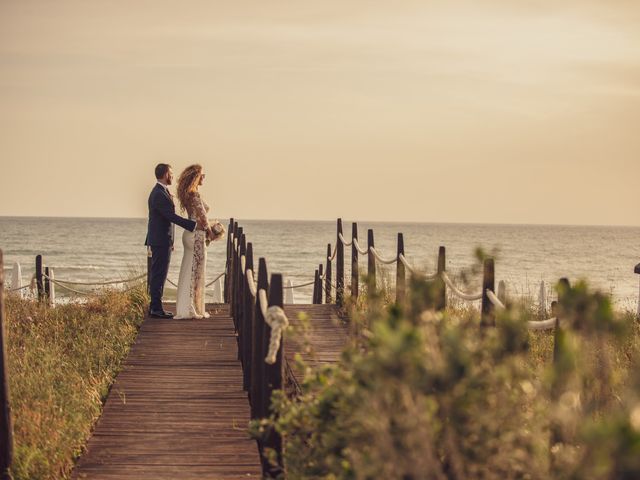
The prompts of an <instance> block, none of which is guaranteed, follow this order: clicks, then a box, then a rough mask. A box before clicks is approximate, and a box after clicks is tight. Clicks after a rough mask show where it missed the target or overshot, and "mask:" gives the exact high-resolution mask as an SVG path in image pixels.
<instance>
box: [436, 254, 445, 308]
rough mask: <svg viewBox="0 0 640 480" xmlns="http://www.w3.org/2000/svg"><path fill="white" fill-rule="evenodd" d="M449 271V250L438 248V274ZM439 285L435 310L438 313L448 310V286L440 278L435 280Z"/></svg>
mask: <svg viewBox="0 0 640 480" xmlns="http://www.w3.org/2000/svg"><path fill="white" fill-rule="evenodd" d="M446 270H447V250H446V249H445V248H444V247H442V246H441V247H440V248H438V273H439V274H440V273H442V272H445V271H446ZM435 281H436V284H437V285H438V289H437V297H436V299H435V308H436V310H437V311H438V312H441V311H443V310H444V309H445V308H447V285H446V284H445V283H444V280H443V279H442V278H441V277H440V276H438V278H437V279H436V280H435Z"/></svg>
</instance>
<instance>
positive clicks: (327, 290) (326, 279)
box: [324, 243, 332, 303]
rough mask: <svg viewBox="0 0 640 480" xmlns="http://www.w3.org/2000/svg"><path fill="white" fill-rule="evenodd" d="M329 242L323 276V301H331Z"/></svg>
mask: <svg viewBox="0 0 640 480" xmlns="http://www.w3.org/2000/svg"><path fill="white" fill-rule="evenodd" d="M330 258H331V244H330V243H328V244H327V269H326V274H325V277H324V289H325V303H331V301H332V297H331V260H330Z"/></svg>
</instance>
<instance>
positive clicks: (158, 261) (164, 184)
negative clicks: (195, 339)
mask: <svg viewBox="0 0 640 480" xmlns="http://www.w3.org/2000/svg"><path fill="white" fill-rule="evenodd" d="M156 179H157V183H156V185H155V187H153V190H151V194H150V195H149V226H148V229H147V239H146V241H145V242H144V244H145V245H147V246H149V247H151V275H150V279H149V294H150V295H151V306H150V307H149V315H150V316H151V317H153V318H173V314H172V313H169V312H165V311H164V309H163V307H162V293H163V291H164V283H165V281H166V280H167V273H168V272H169V261H170V260H171V251H172V250H173V237H174V226H173V224H174V223H176V224H178V225H180V226H181V227H182V228H184V229H185V230H189V231H190V232H192V231H193V230H195V228H196V222H194V221H193V220H189V219H187V218H183V217H181V216H180V215H176V207H175V204H174V203H173V196H172V195H171V192H170V191H169V185H171V183H172V182H173V171H172V170H171V165H167V164H166V163H159V164H158V165H157V166H156Z"/></svg>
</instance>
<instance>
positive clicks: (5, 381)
mask: <svg viewBox="0 0 640 480" xmlns="http://www.w3.org/2000/svg"><path fill="white" fill-rule="evenodd" d="M8 375H9V366H8V364H7V336H6V330H5V318H4V263H3V255H2V250H0V478H1V479H2V480H9V479H10V478H11V476H10V475H9V469H10V468H11V463H12V461H13V425H12V423H11V405H10V402H9V377H8Z"/></svg>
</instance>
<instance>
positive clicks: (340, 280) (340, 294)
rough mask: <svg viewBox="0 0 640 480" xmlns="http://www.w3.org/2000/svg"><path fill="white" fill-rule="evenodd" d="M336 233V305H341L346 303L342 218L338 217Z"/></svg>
mask: <svg viewBox="0 0 640 480" xmlns="http://www.w3.org/2000/svg"><path fill="white" fill-rule="evenodd" d="M337 230H338V232H337V234H336V248H337V249H338V251H337V252H336V305H338V306H339V307H341V306H342V305H343V304H344V244H343V243H342V240H340V235H341V234H342V219H341V218H339V219H338V225H337Z"/></svg>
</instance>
